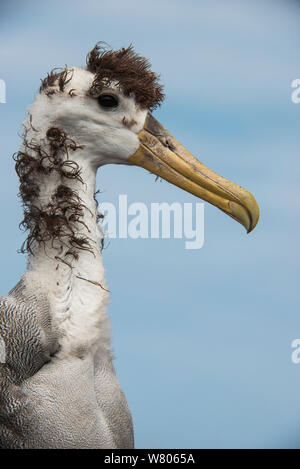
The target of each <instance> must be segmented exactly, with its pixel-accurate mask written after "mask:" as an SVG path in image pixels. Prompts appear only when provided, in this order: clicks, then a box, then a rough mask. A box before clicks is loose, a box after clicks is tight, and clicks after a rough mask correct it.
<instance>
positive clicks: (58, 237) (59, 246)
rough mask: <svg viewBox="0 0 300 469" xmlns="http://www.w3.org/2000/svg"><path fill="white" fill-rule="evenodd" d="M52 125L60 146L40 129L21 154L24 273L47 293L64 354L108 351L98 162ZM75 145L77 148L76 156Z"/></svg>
mask: <svg viewBox="0 0 300 469" xmlns="http://www.w3.org/2000/svg"><path fill="white" fill-rule="evenodd" d="M54 130H56V133H57V134H58V135H56V137H55V138H56V143H55V145H53V141H52V140H51V139H50V142H49V135H48V137H46V139H45V138H43V136H41V137H40V138H38V136H36V135H35V138H34V140H30V141H29V140H28V139H26V140H25V145H24V148H23V149H22V151H21V152H19V153H18V154H17V157H16V170H17V172H18V175H19V177H20V181H21V184H20V194H21V196H22V198H23V205H24V212H25V213H24V220H23V225H24V227H25V228H27V229H28V231H29V235H28V238H27V240H26V242H25V244H24V250H25V251H27V252H28V264H27V266H28V270H27V274H26V278H27V282H29V283H30V286H31V288H34V289H35V290H36V289H37V288H40V289H41V290H42V291H43V293H44V294H46V296H47V298H48V301H49V304H50V308H51V316H52V319H53V323H54V325H55V327H57V328H58V330H59V332H60V336H61V340H60V346H61V353H62V354H80V353H82V350H85V351H92V350H93V349H94V348H95V347H99V345H102V346H103V347H104V348H105V349H106V350H107V351H108V350H109V325H108V319H107V315H106V304H107V300H108V289H107V286H106V283H105V277H104V268H103V264H102V254H101V245H102V242H103V234H102V232H101V231H100V229H99V227H98V225H97V218H98V210H97V206H96V202H95V199H94V194H95V181H96V169H95V168H93V167H91V166H90V165H89V164H87V163H86V162H87V161H88V157H87V156H88V155H86V154H85V150H84V148H82V147H80V146H79V145H77V144H76V143H75V142H74V141H73V140H70V141H69V142H68V141H67V140H68V139H67V137H66V134H65V132H63V131H62V130H59V129H54ZM54 130H53V128H52V133H53V135H54V133H55V132H54ZM58 130H59V132H60V135H59V132H57V131H58ZM48 134H49V130H48ZM50 134H51V132H50ZM59 142H63V143H62V145H61V146H59V145H60V143H59ZM68 145H70V146H71V145H73V147H72V148H70V147H68ZM70 149H71V150H72V151H73V152H74V154H75V153H76V159H75V158H74V160H73V159H72V160H71V159H70V154H69V152H70ZM68 150H69V151H68ZM74 156H75V155H74Z"/></svg>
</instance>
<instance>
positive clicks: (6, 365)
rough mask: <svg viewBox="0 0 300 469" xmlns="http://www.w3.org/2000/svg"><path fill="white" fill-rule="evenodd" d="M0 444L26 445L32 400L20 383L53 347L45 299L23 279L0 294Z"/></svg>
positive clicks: (34, 372)
mask: <svg viewBox="0 0 300 469" xmlns="http://www.w3.org/2000/svg"><path fill="white" fill-rule="evenodd" d="M0 345H1V347H0V350H1V353H0V447H2V448H23V447H26V441H27V435H28V434H30V432H31V426H32V425H33V422H32V418H31V416H32V415H33V413H32V406H33V403H32V402H31V401H30V399H28V397H27V396H26V394H25V392H24V391H23V390H22V383H23V382H24V381H25V380H26V379H28V378H30V377H31V376H33V375H34V374H36V373H37V372H38V371H39V370H40V369H41V368H42V367H43V366H44V365H45V364H46V363H47V362H49V361H50V356H51V354H52V353H54V351H55V349H56V348H57V342H56V340H55V332H54V331H53V329H52V326H51V317H50V311H49V306H48V304H47V301H46V299H44V298H37V297H36V296H35V295H34V294H33V293H32V292H30V291H28V288H27V287H26V284H25V282H24V280H23V279H21V281H20V282H19V283H18V284H17V285H16V286H15V287H14V288H13V289H12V290H11V291H10V292H9V294H8V295H7V296H4V297H0Z"/></svg>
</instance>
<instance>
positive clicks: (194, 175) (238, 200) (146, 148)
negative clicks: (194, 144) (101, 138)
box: [129, 113, 259, 233]
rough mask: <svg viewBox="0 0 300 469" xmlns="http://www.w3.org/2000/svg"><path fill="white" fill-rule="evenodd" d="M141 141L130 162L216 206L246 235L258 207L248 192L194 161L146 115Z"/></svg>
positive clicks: (252, 224)
mask: <svg viewBox="0 0 300 469" xmlns="http://www.w3.org/2000/svg"><path fill="white" fill-rule="evenodd" d="M138 137H139V140H140V142H141V144H140V147H139V149H138V150H137V152H136V153H135V154H134V155H132V156H131V157H130V158H129V161H130V162H131V163H132V164H134V165H137V166H142V167H143V168H145V169H147V170H149V171H151V173H154V174H156V175H157V176H159V177H162V178H163V179H165V180H166V181H169V182H171V183H172V184H175V186H178V187H181V189H184V190H186V191H187V192H190V193H191V194H193V195H196V196H197V197H200V199H203V200H205V201H206V202H209V203H211V204H212V205H215V206H216V207H218V208H219V209H221V210H222V211H223V212H225V213H227V215H229V216H231V217H232V218H234V219H235V220H237V221H238V222H239V223H241V224H242V225H243V226H244V227H245V228H246V230H247V232H248V233H250V231H252V230H253V229H254V228H255V226H256V224H257V222H258V219H259V208H258V205H257V202H256V200H255V198H254V197H253V195H252V194H250V192H248V191H246V190H245V189H243V188H242V187H240V186H239V185H237V184H235V183H233V182H230V181H228V180H227V179H225V178H223V177H222V176H219V175H218V174H216V173H214V172H213V171H211V170H210V169H208V168H207V167H206V166H205V165H204V164H203V163H200V161H198V160H197V158H195V157H194V156H193V155H192V154H191V153H190V152H189V151H188V150H187V149H186V148H184V146H182V145H181V144H180V143H179V142H178V141H177V140H176V139H175V138H174V137H172V135H170V134H169V132H168V131H167V130H166V129H165V128H164V127H163V126H162V125H161V124H160V123H159V122H158V121H157V120H156V119H155V118H154V117H153V116H152V114H150V113H148V115H147V118H146V121H145V125H144V128H143V130H141V131H140V133H139V134H138Z"/></svg>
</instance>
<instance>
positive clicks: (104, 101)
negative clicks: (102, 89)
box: [98, 94, 119, 109]
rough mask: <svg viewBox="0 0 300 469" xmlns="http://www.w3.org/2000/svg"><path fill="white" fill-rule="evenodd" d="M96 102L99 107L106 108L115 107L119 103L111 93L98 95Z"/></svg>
mask: <svg viewBox="0 0 300 469" xmlns="http://www.w3.org/2000/svg"><path fill="white" fill-rule="evenodd" d="M98 103H99V104H100V106H101V107H104V108H106V109H108V108H113V107H117V106H118V104H119V102H118V99H117V98H116V97H115V96H113V95H112V94H103V95H102V96H99V98H98Z"/></svg>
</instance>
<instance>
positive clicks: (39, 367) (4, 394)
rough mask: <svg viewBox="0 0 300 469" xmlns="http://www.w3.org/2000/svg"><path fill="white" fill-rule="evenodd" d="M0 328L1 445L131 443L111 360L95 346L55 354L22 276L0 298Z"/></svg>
mask: <svg viewBox="0 0 300 469" xmlns="http://www.w3.org/2000/svg"><path fill="white" fill-rule="evenodd" d="M0 336H1V338H2V339H3V341H4V343H5V349H6V363H4V364H1V365H0V367H1V368H0V370H1V374H0V447H1V448H124V447H125V448H128V447H132V446H133V431H132V422H131V416H130V412H129V409H128V406H127V403H126V400H125V397H124V395H123V393H122V391H121V389H120V386H119V383H118V381H117V379H116V377H115V374H114V370H113V366H112V363H111V361H109V360H106V359H105V361H103V359H102V358H101V357H102V356H103V354H102V353H101V348H99V350H98V351H97V353H96V354H95V355H94V356H92V355H86V354H85V356H84V357H82V358H79V357H75V356H74V357H66V358H65V359H61V358H56V357H55V356H54V353H55V352H57V350H58V342H57V334H56V333H55V331H53V328H52V324H51V317H50V313H49V307H48V304H47V299H46V296H45V297H39V298H37V297H36V296H35V294H34V292H31V291H28V288H27V287H26V284H25V282H24V280H23V279H22V280H21V281H20V282H19V283H18V284H17V286H16V287H15V288H14V289H13V290H11V292H10V293H9V294H8V295H7V296H5V297H1V298H0ZM104 356H105V355H104ZM79 381H80V386H79V385H78V382H79Z"/></svg>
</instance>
